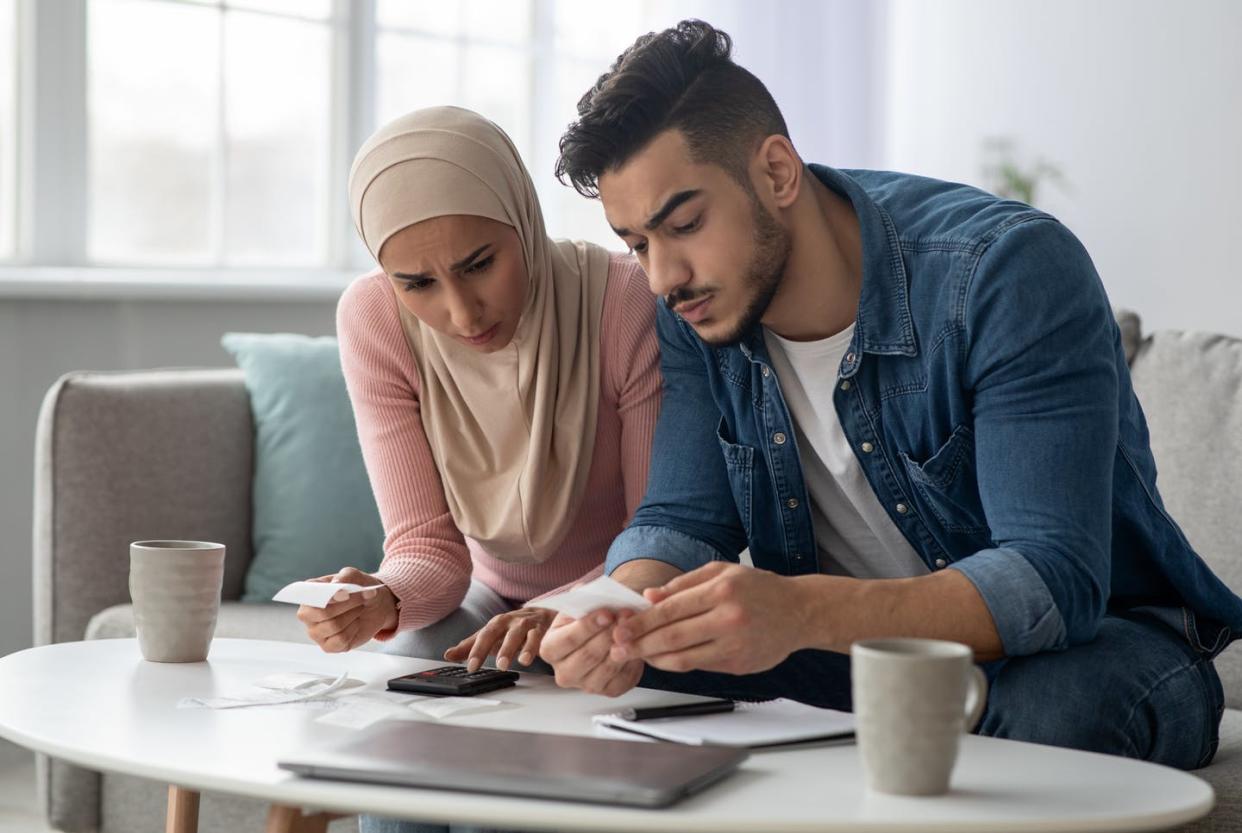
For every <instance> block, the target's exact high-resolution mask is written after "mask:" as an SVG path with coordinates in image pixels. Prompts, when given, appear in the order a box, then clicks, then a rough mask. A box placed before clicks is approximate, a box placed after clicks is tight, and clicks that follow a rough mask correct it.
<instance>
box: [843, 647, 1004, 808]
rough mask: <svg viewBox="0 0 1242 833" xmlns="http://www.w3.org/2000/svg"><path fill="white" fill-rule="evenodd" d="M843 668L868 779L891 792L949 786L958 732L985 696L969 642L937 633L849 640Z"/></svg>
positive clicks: (973, 720) (932, 791) (970, 724)
mask: <svg viewBox="0 0 1242 833" xmlns="http://www.w3.org/2000/svg"><path fill="white" fill-rule="evenodd" d="M850 676H851V681H852V688H853V696H854V717H855V720H856V723H857V726H856V729H857V736H858V746H859V750H860V752H861V753H862V759H863V768H864V770H865V771H866V775H867V786H868V787H870V788H871V789H872V790H875V791H876V792H882V793H891V794H894V795H942V794H943V793H946V792H948V791H949V777H950V776H951V775H952V773H953V765H954V764H955V763H956V762H957V750H958V745H959V743H960V741H961V737H962V733H963V732H967V731H970V730H971V729H973V728H974V727H975V725H976V724H977V723H978V722H979V718H980V717H981V716H982V715H983V708H984V706H985V705H986V704H987V699H988V681H987V678H986V677H984V676H983V672H982V671H980V670H979V669H978V667H976V666H975V664H974V655H973V653H972V652H971V650H970V648H969V647H967V646H966V645H963V644H961V643H960V642H945V641H942V640H938V639H868V640H864V641H861V642H855V643H854V644H853V645H852V646H851V647H850Z"/></svg>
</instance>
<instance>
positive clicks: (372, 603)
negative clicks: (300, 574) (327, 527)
mask: <svg viewBox="0 0 1242 833" xmlns="http://www.w3.org/2000/svg"><path fill="white" fill-rule="evenodd" d="M308 580H309V581H339V582H343V583H347V584H360V585H362V586H364V587H366V588H367V589H366V590H363V591H362V592H360V593H353V594H349V593H346V592H345V591H344V590H340V591H338V592H337V594H336V595H335V596H333V597H332V598H333V601H331V602H329V603H328V606H327V607H324V608H318V607H311V606H309V605H300V606H299V607H298V621H300V622H301V623H302V624H303V625H305V626H306V633H307V635H308V636H310V638H311V639H313V640H315V642H316V643H317V644H318V645H319V647H320V648H322V649H323V650H324V651H326V652H328V653H330V654H336V653H341V652H342V651H351V650H353V649H354V648H357V647H358V646H359V645H364V644H366V643H367V642H370V641H371V637H373V636H375V634H377V633H379V632H380V631H382V630H384V629H386V628H392V627H396V624H397V597H396V596H395V595H393V592H392V591H391V590H389V589H388V585H386V584H384V583H383V582H382V581H380V580H379V579H377V578H376V577H375V576H373V575H370V574H369V573H364V572H362V571H361V570H358V569H355V568H353V567H345V568H344V569H342V570H339V571H338V572H337V573H336V575H332V576H320V577H319V578H313V579H308ZM372 587H374V588H375V589H374V590H372V589H371V588H372Z"/></svg>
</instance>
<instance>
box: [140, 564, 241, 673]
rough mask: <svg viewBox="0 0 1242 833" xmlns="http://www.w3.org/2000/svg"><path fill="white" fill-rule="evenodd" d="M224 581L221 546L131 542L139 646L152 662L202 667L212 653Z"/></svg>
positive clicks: (146, 657) (143, 654)
mask: <svg viewBox="0 0 1242 833" xmlns="http://www.w3.org/2000/svg"><path fill="white" fill-rule="evenodd" d="M223 582H224V544H212V543H209V542H207V541H135V542H134V543H132V544H130V545H129V597H130V598H131V599H132V600H133V602H134V625H135V627H136V628H137V630H138V647H139V648H140V649H141V650H142V656H143V657H144V658H145V659H148V660H150V661H151V662H202V661H203V660H205V659H207V651H208V650H209V649H210V648H211V637H212V636H213V635H214V634H215V632H216V618H217V616H218V615H219V613H220V588H221V586H222V584H223Z"/></svg>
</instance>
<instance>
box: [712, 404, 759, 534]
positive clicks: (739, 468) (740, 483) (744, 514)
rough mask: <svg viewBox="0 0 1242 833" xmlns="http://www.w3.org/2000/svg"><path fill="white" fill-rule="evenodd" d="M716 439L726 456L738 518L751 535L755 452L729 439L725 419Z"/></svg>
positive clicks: (719, 427)
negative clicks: (752, 481)
mask: <svg viewBox="0 0 1242 833" xmlns="http://www.w3.org/2000/svg"><path fill="white" fill-rule="evenodd" d="M716 439H717V440H719V441H720V450H721V452H722V453H723V454H724V460H725V468H726V469H727V470H728V473H729V488H730V489H732V490H733V501H734V502H735V503H736V504H737V513H738V516H739V517H740V518H741V519H742V527H743V528H745V530H746V532H747V534H749V533H750V523H751V509H750V504H751V480H752V479H753V476H754V469H755V450H754V449H753V448H751V447H750V446H748V445H739V444H737V443H735V442H733V441H732V440H730V439H729V438H728V426H727V425H726V423H725V420H724V418H721V420H720V425H719V426H717V428H716Z"/></svg>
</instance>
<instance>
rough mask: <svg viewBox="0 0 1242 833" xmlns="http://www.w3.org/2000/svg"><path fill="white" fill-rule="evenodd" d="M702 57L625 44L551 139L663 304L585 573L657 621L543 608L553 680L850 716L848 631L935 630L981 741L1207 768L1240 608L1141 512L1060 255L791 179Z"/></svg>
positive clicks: (756, 90)
mask: <svg viewBox="0 0 1242 833" xmlns="http://www.w3.org/2000/svg"><path fill="white" fill-rule="evenodd" d="M729 52H730V43H729V39H728V36H727V35H725V34H723V33H721V32H718V31H717V30H714V29H712V28H711V27H710V26H708V25H707V24H704V23H701V22H698V21H687V22H683V23H682V24H680V25H679V26H678V27H676V28H674V29H670V30H667V31H665V32H663V33H659V34H657V35H653V36H646V37H644V38H642V39H640V40H639V41H638V42H637V43H636V44H635V45H634V46H633V47H631V49H630V50H628V51H627V52H626V53H625V54H624V55H622V56H621V58H620V59H619V60H618V63H617V64H616V65H614V67H613V69H612V71H611V72H610V73H609V74H606V75H605V76H603V77H602V78H601V79H600V81H599V83H597V84H596V85H595V87H594V88H593V89H592V90H591V91H590V92H588V93H587V95H586V96H584V98H583V99H582V101H581V102H580V103H579V116H580V119H579V121H577V122H575V123H574V124H573V125H571V126H570V129H569V131H568V132H567V133H566V135H565V136H564V137H563V138H562V140H561V159H560V162H559V165H558V173H559V174H560V175H562V177H563V178H568V179H569V180H570V181H571V182H572V183H573V185H574V186H575V187H576V188H577V189H578V190H579V191H581V192H582V193H584V194H587V195H596V194H597V195H598V196H599V197H600V199H601V201H602V203H603V207H604V211H605V215H606V217H607V219H608V222H609V223H610V224H611V225H612V227H613V229H614V230H615V231H616V233H617V234H618V235H620V236H621V238H622V239H623V240H624V241H625V242H626V243H627V245H628V246H629V247H630V248H631V249H632V250H633V251H634V252H635V253H636V255H637V256H638V258H639V260H640V262H641V264H642V265H643V267H644V268H645V269H646V271H647V275H648V278H649V280H650V283H651V288H652V291H653V292H654V293H656V295H657V296H659V297H660V298H661V299H662V301H663V303H660V304H659V314H658V328H659V336H660V344H661V350H662V368H663V372H664V377H665V388H664V399H663V406H662V412H661V417H660V422H659V425H658V427H657V432H656V438H655V446H654V449H653V456H652V467H651V474H650V480H649V485H648V491H647V494H646V497H645V499H644V501H643V504H642V506H641V507H640V508H639V510H638V511H637V513H636V515H635V517H634V518H633V519H632V521H631V523H630V524H629V526H628V527H627V528H626V530H625V531H624V532H623V533H622V534H621V535H620V536H619V537H618V538H617V539H616V542H615V543H614V545H613V547H612V549H611V551H610V552H609V555H608V564H607V568H608V571H609V573H610V574H611V575H613V576H614V577H615V578H616V579H618V580H619V581H622V582H623V583H626V584H628V585H629V586H631V587H634V588H635V589H645V590H646V593H647V596H648V598H649V599H651V600H652V601H654V602H655V605H654V606H653V607H652V608H651V609H650V610H648V611H645V612H643V613H640V614H637V615H626V614H621V615H617V614H616V613H614V612H612V611H607V610H601V611H597V612H595V613H593V614H591V615H590V616H588V617H586V618H584V619H582V620H578V621H571V620H568V619H565V618H562V619H559V620H558V621H557V622H556V623H555V624H554V626H553V628H552V630H551V631H550V632H549V634H548V635H547V637H546V638H545V640H544V642H543V649H542V651H541V653H542V656H543V657H544V658H545V659H546V660H548V661H549V662H551V663H552V664H553V665H554V666H555V667H556V672H557V679H558V682H560V683H561V684H562V685H567V686H577V687H581V688H584V689H586V690H588V691H594V692H600V693H605V694H609V695H616V694H619V693H621V692H623V691H625V690H628V689H629V688H631V687H632V686H634V685H635V684H638V683H639V682H640V680H641V682H642V683H643V684H645V685H654V686H659V687H666V688H674V689H679V690H684V691H695V692H700V693H711V694H716V695H720V696H736V697H748V696H749V697H756V696H758V697H764V696H785V697H793V698H797V699H799V700H804V701H806V702H811V703H816V704H821V705H829V706H835V707H838V708H848V707H849V666H848V657H847V652H848V650H849V646H850V644H851V643H852V642H854V641H855V640H858V639H864V638H870V637H881V636H918V637H932V638H940V639H952V640H956V641H959V642H963V643H966V644H967V645H969V646H971V647H972V649H973V650H974V652H975V655H976V659H977V660H978V661H979V662H981V663H985V664H986V665H985V667H986V669H987V671H988V672H989V675H990V677H991V679H992V687H991V694H990V697H989V702H988V708H987V711H986V714H985V717H984V720H983V722H982V724H981V726H980V731H981V732H983V733H986V734H991V735H996V736H1001V737H1010V738H1018V739H1023V740H1030V741H1035V742H1042V743H1050V744H1057V745H1063V746H1071V747H1077V748H1083V749H1090V750H1095V751H1102V752H1108V753H1114V754H1121V755H1127V756H1132V757H1138V758H1144V759H1148V760H1154V761H1159V762H1162V763H1165V764H1169V765H1172V766H1177V767H1182V768H1187V769H1189V768H1194V767H1198V766H1202V765H1204V764H1206V763H1207V762H1208V761H1209V760H1210V759H1211V757H1212V755H1213V753H1214V752H1215V748H1216V742H1217V728H1218V725H1219V721H1220V715H1221V711H1222V708H1223V705H1222V703H1223V698H1222V692H1221V687H1220V682H1219V679H1218V677H1217V676H1216V672H1215V669H1214V667H1213V664H1212V658H1213V657H1214V656H1215V655H1216V654H1217V653H1218V652H1219V651H1220V650H1221V649H1223V648H1224V647H1225V645H1227V644H1228V643H1229V641H1230V639H1231V638H1232V631H1231V629H1233V630H1236V629H1237V628H1238V627H1239V626H1240V625H1242V601H1240V600H1239V599H1238V597H1237V596H1235V595H1234V594H1233V593H1232V592H1230V591H1229V590H1228V588H1226V587H1225V586H1224V584H1222V583H1221V582H1220V580H1219V579H1217V578H1216V576H1214V575H1213V574H1212V573H1211V571H1210V570H1209V569H1208V568H1207V567H1206V566H1205V565H1204V563H1203V562H1202V561H1201V560H1200V559H1199V558H1198V556H1197V555H1196V554H1195V553H1194V551H1193V550H1192V549H1191V547H1190V546H1189V544H1188V543H1187V541H1186V539H1185V537H1184V536H1183V535H1182V533H1181V531H1180V530H1179V529H1178V527H1177V525H1176V523H1175V522H1174V521H1173V520H1172V519H1171V518H1170V517H1169V516H1168V515H1167V514H1166V512H1165V510H1164V507H1163V505H1162V503H1161V500H1160V497H1159V494H1158V492H1157V490H1156V485H1155V484H1156V471H1155V465H1154V463H1153V460H1152V456H1151V452H1150V449H1149V445H1148V438H1147V430H1146V425H1145V423H1144V419H1143V414H1142V411H1141V409H1140V408H1139V404H1138V402H1137V400H1136V399H1135V396H1134V393H1133V391H1132V389H1131V386H1130V378H1129V373H1128V370H1127V367H1126V363H1125V358H1124V355H1123V352H1122V348H1121V344H1120V334H1119V332H1118V328H1117V326H1116V323H1115V321H1114V319H1113V317H1112V314H1111V310H1110V307H1109V303H1108V299H1107V298H1106V296H1105V293H1104V289H1103V287H1102V285H1101V283H1100V281H1099V278H1098V276H1097V275H1096V272H1095V269H1094V267H1093V266H1092V263H1091V260H1090V258H1089V257H1088V255H1087V253H1086V251H1085V250H1084V249H1083V247H1082V246H1081V245H1080V244H1079V242H1078V241H1077V240H1076V239H1075V237H1074V236H1073V235H1072V234H1071V233H1070V232H1069V231H1068V230H1066V229H1065V228H1064V227H1063V226H1061V225H1060V224H1059V223H1058V222H1057V221H1056V220H1055V219H1053V218H1052V217H1050V216H1048V215H1046V214H1043V213H1041V212H1039V211H1036V210H1034V209H1032V208H1030V207H1029V206H1026V205H1022V204H1020V203H1016V202H1012V201H1005V200H1000V199H997V198H996V197H993V196H991V195H989V194H986V193H983V192H981V191H978V190H976V189H973V188H969V187H966V186H962V185H955V184H951V183H945V182H938V181H935V180H930V179H925V178H920V177H914V176H908V175H902V174H895V173H887V172H875V171H849V172H846V171H835V170H832V169H830V168H826V167H822V166H818V165H811V166H807V165H804V164H803V162H802V160H801V159H800V158H799V157H798V155H797V153H796V152H795V150H794V148H793V145H792V144H791V143H790V141H789V139H788V135H787V131H786V128H785V125H784V121H783V119H782V118H781V116H780V112H779V110H778V109H777V107H776V105H775V103H774V102H773V101H772V99H771V96H770V95H769V94H768V92H767V90H766V89H765V88H764V87H763V85H762V83H760V82H759V81H758V79H756V78H755V77H754V76H753V75H751V74H750V73H748V72H746V71H745V70H744V69H741V68H740V67H738V66H736V65H735V64H733V63H732V61H731V60H730V57H729ZM746 547H749V549H750V554H751V557H752V559H753V562H754V566H755V567H756V568H758V569H750V568H747V567H743V566H740V565H739V564H738V563H737V562H738V560H739V553H740V551H742V550H743V549H744V548H746Z"/></svg>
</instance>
